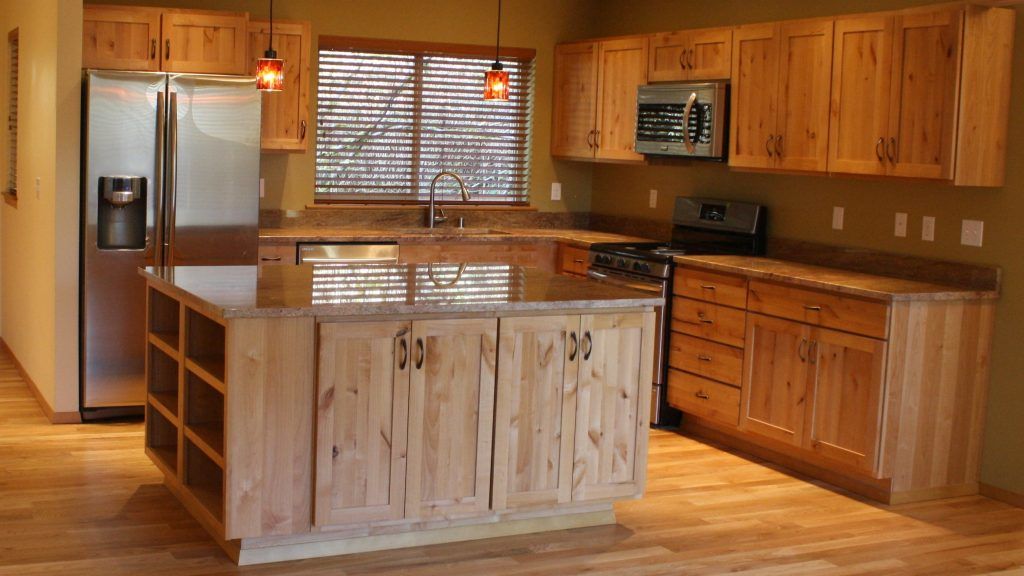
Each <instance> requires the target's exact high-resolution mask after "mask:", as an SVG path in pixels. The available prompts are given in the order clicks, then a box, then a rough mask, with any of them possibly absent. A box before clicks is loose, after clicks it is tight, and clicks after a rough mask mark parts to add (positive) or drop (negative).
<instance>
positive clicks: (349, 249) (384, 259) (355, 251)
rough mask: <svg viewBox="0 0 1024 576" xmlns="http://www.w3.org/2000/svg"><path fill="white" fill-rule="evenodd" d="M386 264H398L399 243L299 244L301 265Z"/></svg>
mask: <svg viewBox="0 0 1024 576" xmlns="http://www.w3.org/2000/svg"><path fill="white" fill-rule="evenodd" d="M305 262H308V263H313V264H320V263H332V264H347V263H360V262H363V263H385V264H395V263H397V262H398V244H397V243H394V242H392V243H388V244H382V243H374V244H361V243H358V242H334V243H320V242H314V243H299V264H302V263H305Z"/></svg>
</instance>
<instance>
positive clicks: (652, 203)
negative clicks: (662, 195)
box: [648, 188, 658, 208]
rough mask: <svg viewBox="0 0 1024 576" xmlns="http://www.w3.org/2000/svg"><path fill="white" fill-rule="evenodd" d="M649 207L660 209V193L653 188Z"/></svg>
mask: <svg viewBox="0 0 1024 576" xmlns="http://www.w3.org/2000/svg"><path fill="white" fill-rule="evenodd" d="M648 205H649V206H650V207H651V208H657V207H658V191H657V190H654V189H653V188H652V189H651V200H650V202H648Z"/></svg>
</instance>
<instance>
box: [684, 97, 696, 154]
mask: <svg viewBox="0 0 1024 576" xmlns="http://www.w3.org/2000/svg"><path fill="white" fill-rule="evenodd" d="M696 103H697V93H696V92H690V98H689V99H688V100H687V101H686V108H685V109H683V142H685V143H686V150H687V151H688V152H689V153H690V154H693V153H695V152H696V151H697V147H696V146H694V145H693V140H690V114H693V105H694V104H696Z"/></svg>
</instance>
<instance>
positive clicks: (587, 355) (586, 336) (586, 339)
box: [583, 330, 594, 360]
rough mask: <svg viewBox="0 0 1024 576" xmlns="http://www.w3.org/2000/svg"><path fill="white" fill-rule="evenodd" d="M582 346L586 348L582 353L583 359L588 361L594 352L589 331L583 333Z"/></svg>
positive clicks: (592, 340)
mask: <svg viewBox="0 0 1024 576" xmlns="http://www.w3.org/2000/svg"><path fill="white" fill-rule="evenodd" d="M583 344H584V345H585V346H586V349H585V350H584V351H583V359H584V360H590V354H591V352H593V351H594V339H593V338H592V337H591V336H590V330H587V331H586V332H584V333H583Z"/></svg>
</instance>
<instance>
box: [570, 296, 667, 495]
mask: <svg viewBox="0 0 1024 576" xmlns="http://www.w3.org/2000/svg"><path fill="white" fill-rule="evenodd" d="M653 323H654V316H653V314H643V313H631V314H599V315H594V316H584V317H583V318H582V320H581V326H580V330H581V331H582V333H583V336H582V338H581V340H580V355H581V356H580V360H579V362H580V367H579V378H578V385H577V392H576V434H575V436H576V439H575V446H574V448H573V452H574V456H573V471H572V478H573V486H572V499H573V500H575V501H580V500H602V499H608V498H621V497H624V496H631V495H635V494H639V493H640V492H642V491H643V483H644V478H645V468H644V465H643V462H644V461H645V460H646V454H647V427H648V425H649V423H648V420H649V418H650V383H651V370H652V365H651V364H652V360H653V357H654V356H653V328H654V325H653Z"/></svg>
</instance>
